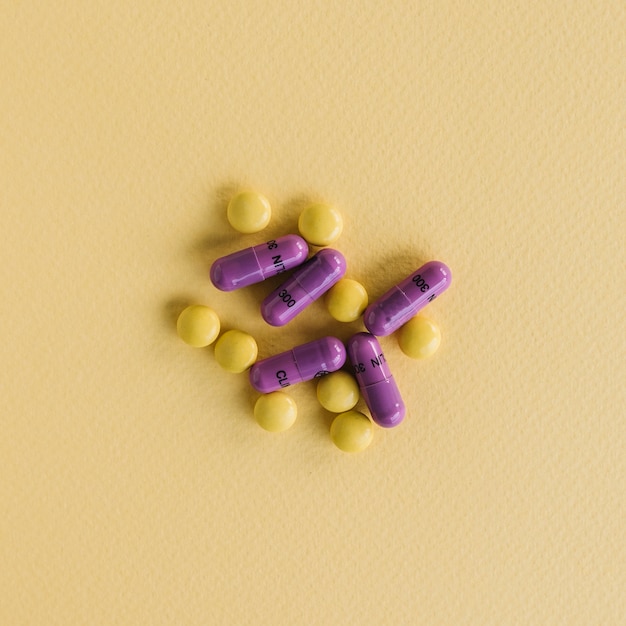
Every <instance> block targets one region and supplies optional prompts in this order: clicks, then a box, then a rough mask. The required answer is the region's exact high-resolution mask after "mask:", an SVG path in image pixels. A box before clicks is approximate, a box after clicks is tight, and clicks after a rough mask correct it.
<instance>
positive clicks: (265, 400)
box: [254, 391, 298, 433]
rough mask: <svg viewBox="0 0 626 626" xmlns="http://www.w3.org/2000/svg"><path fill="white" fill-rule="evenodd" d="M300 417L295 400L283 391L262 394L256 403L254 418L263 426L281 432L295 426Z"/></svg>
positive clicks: (273, 431) (271, 430) (272, 431)
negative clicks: (297, 418)
mask: <svg viewBox="0 0 626 626" xmlns="http://www.w3.org/2000/svg"><path fill="white" fill-rule="evenodd" d="M296 417H298V407H297V406H296V403H295V400H294V399H293V398H292V397H291V396H288V395H287V394H286V393H284V392H282V391H272V393H267V394H265V395H262V396H261V397H260V398H259V399H258V400H257V401H256V403H255V405H254V418H255V419H256V421H257V422H258V424H259V426H260V427H261V428H264V429H265V430H268V431H269V432H271V433H280V432H282V431H283V430H287V429H288V428H291V426H293V423H294V422H295V421H296Z"/></svg>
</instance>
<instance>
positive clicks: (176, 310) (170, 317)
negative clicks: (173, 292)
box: [163, 296, 193, 332]
mask: <svg viewBox="0 0 626 626" xmlns="http://www.w3.org/2000/svg"><path fill="white" fill-rule="evenodd" d="M192 302H193V301H192V299H191V298H189V297H187V296H175V297H173V298H170V299H169V300H168V301H167V302H166V303H165V306H164V307H163V321H164V322H165V324H166V326H167V328H168V329H169V330H172V331H173V332H176V322H177V321H178V316H179V315H180V314H181V313H182V312H183V311H184V310H185V309H186V308H187V307H188V306H189V305H191V304H192Z"/></svg>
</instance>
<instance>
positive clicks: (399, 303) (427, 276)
mask: <svg viewBox="0 0 626 626" xmlns="http://www.w3.org/2000/svg"><path fill="white" fill-rule="evenodd" d="M451 280H452V274H451V272H450V268H449V267H448V266H447V265H446V264H445V263H441V262H440V261H429V262H428V263H426V264H425V265H422V267H420V268H419V269H418V270H416V271H415V272H413V273H412V274H411V275H410V276H407V277H406V278H405V279H404V280H403V281H402V282H401V283H399V284H398V285H396V286H395V287H392V288H391V289H390V290H389V291H388V292H387V293H385V294H384V295H383V296H381V297H380V298H378V300H376V301H375V302H372V304H370V305H369V306H368V307H367V309H365V313H364V314H363V323H364V324H365V327H366V328H367V330H369V331H370V333H372V334H373V335H378V336H379V337H384V336H385V335H390V334H391V333H392V332H394V331H395V330H398V328H400V326H402V325H403V324H406V323H407V322H408V321H409V320H410V319H411V318H412V317H414V316H415V315H416V314H417V313H418V312H419V311H420V310H421V309H423V308H424V307H425V306H426V305H427V304H428V303H429V302H431V301H432V300H434V299H435V298H436V297H437V296H438V295H439V294H441V293H443V292H444V291H445V290H446V289H447V288H448V287H449V286H450V281H451Z"/></svg>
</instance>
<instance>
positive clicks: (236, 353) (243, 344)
mask: <svg viewBox="0 0 626 626" xmlns="http://www.w3.org/2000/svg"><path fill="white" fill-rule="evenodd" d="M258 353H259V351H258V348H257V345H256V341H255V340H254V337H252V336H251V335H249V334H248V333H244V332H243V331H241V330H229V331H227V332H225V333H224V334H223V335H222V336H221V337H220V338H219V339H218V340H217V343H216V344H215V360H216V361H217V362H218V363H219V364H220V365H221V366H222V367H223V368H224V369H225V370H226V371H227V372H232V373H233V374H239V373H241V372H243V371H245V370H247V369H248V368H249V367H250V366H251V365H252V364H253V363H254V362H255V361H256V357H257V354H258Z"/></svg>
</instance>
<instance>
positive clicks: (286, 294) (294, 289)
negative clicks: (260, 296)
mask: <svg viewBox="0 0 626 626" xmlns="http://www.w3.org/2000/svg"><path fill="white" fill-rule="evenodd" d="M345 273H346V260H345V258H344V257H343V254H341V252H338V251H337V250H333V249H331V248H325V249H324V250H320V251H319V252H318V253H317V254H316V255H315V256H312V257H311V258H310V259H309V260H308V261H307V262H306V263H305V264H304V265H302V266H301V267H299V268H298V269H297V270H296V271H295V272H294V273H293V274H292V275H291V277H290V278H289V279H288V280H287V281H286V282H284V283H283V284H282V285H281V286H280V287H278V288H277V289H275V290H274V291H273V292H272V293H271V294H270V295H269V296H267V298H265V300H263V302H262V303H261V315H262V316H263V319H264V320H265V321H266V322H267V323H268V324H271V325H272V326H284V325H285V324H287V322H290V321H291V320H292V319H293V318H294V317H296V315H298V313H301V312H302V311H303V310H304V309H305V308H306V307H307V306H308V305H309V304H311V302H313V301H314V300H317V299H318V298H319V297H320V296H322V295H323V294H324V293H326V292H327V291H328V290H329V289H330V288H331V287H332V286H333V285H334V284H335V283H336V282H337V281H338V280H339V279H340V278H341V277H342V276H343V275H344V274H345Z"/></svg>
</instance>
